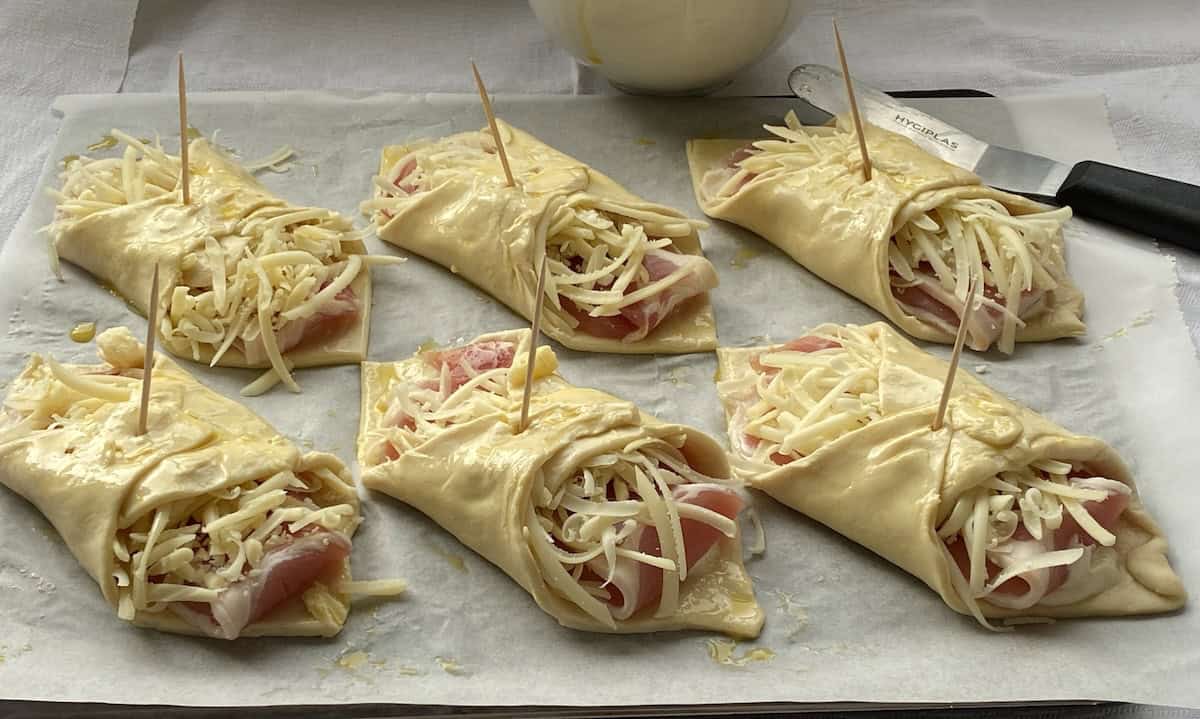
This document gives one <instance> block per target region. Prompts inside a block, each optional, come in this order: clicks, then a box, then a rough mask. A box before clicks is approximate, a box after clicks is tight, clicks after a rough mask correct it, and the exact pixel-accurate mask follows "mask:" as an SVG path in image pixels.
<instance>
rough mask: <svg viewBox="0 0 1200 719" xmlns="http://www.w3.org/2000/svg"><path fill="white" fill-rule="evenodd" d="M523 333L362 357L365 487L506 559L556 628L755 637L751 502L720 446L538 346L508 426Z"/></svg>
mask: <svg viewBox="0 0 1200 719" xmlns="http://www.w3.org/2000/svg"><path fill="white" fill-rule="evenodd" d="M529 340H530V333H529V331H528V330H520V331H510V332H500V333H495V334H489V335H484V336H481V337H479V338H477V339H475V340H474V341H472V342H471V343H470V344H467V345H465V346H462V347H457V348H454V349H449V350H443V351H436V352H426V353H421V354H418V355H417V356H414V357H413V358H411V359H408V360H405V361H402V362H396V363H375V362H367V363H364V365H363V391H362V397H363V411H362V425H361V428H360V434H359V446H358V452H359V462H360V464H361V466H362V471H363V474H362V478H363V484H365V485H366V486H367V487H369V488H371V489H375V490H378V491H381V492H384V493H387V494H390V495H392V496H394V497H396V498H397V499H400V500H401V501H404V502H406V503H408V504H410V505H412V506H414V507H416V508H417V509H419V510H420V511H422V512H424V513H425V514H426V515H428V516H429V517H431V518H432V519H433V520H434V521H436V522H437V523H438V524H440V525H442V527H444V528H445V529H447V530H448V531H450V532H451V533H452V534H454V536H456V537H457V538H458V539H459V541H461V542H462V543H463V544H465V545H467V546H468V547H470V548H471V549H473V550H475V551H476V552H478V553H479V554H480V555H482V556H483V557H484V558H486V559H487V560H488V561H490V562H492V563H493V564H495V565H496V566H498V567H500V568H501V569H502V570H504V572H505V573H507V574H508V575H509V576H510V577H511V578H512V579H513V580H514V581H516V582H517V583H518V584H520V585H521V587H522V588H524V589H525V591H527V592H529V594H530V595H532V596H533V599H534V601H536V602H537V604H538V606H540V607H541V608H542V609H543V610H544V611H545V612H546V613H548V614H550V615H551V616H553V617H554V618H555V619H557V620H558V621H559V622H560V623H561V624H563V625H565V626H568V627H573V628H576V629H583V630H588V631H597V632H649V631H658V630H670V629H686V628H696V629H708V630H714V631H721V632H725V633H727V634H730V635H733V636H738V637H753V636H757V635H758V633H759V631H760V629H761V628H762V624H763V612H762V609H761V608H760V607H759V605H758V604H757V602H756V601H755V598H754V592H753V588H752V586H751V581H750V577H749V575H748V574H747V573H746V569H745V567H744V566H743V564H742V549H741V542H740V539H739V534H740V533H739V529H738V523H737V518H738V515H739V513H740V512H741V510H742V509H744V508H745V504H746V499H745V497H744V496H743V494H742V490H741V486H740V483H739V482H736V481H732V480H731V479H730V472H729V464H728V461H727V459H726V457H725V455H724V452H723V451H722V450H721V449H720V448H719V447H718V446H717V444H716V443H715V442H713V440H712V439H710V438H708V437H707V436H705V435H704V434H702V433H700V432H698V431H696V430H694V429H690V428H688V427H683V426H680V425H675V424H665V423H662V422H659V421H658V420H656V419H654V418H653V417H650V416H648V415H645V414H642V413H641V412H639V411H638V408H637V407H636V406H634V405H633V404H632V403H630V402H626V401H623V400H620V399H617V398H616V397H613V396H611V395H608V394H605V393H603V392H600V391H597V390H593V389H586V388H582V387H575V386H573V385H571V384H568V383H567V382H566V381H565V380H563V378H562V377H560V376H559V375H558V374H556V373H555V368H556V367H557V360H556V358H555V356H554V353H553V352H552V351H551V350H550V348H549V347H540V348H539V349H538V353H537V358H536V362H535V382H536V383H537V384H536V385H535V387H534V390H533V396H532V401H531V406H530V413H529V416H530V420H529V425H528V427H527V428H526V429H525V431H524V432H521V433H517V432H516V429H515V425H516V424H517V421H518V416H519V413H520V409H519V407H520V401H521V389H522V387H523V385H524V379H525V371H526V367H527V365H526V357H527V353H528V342H529Z"/></svg>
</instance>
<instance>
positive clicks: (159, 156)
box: [46, 130, 400, 394]
mask: <svg viewBox="0 0 1200 719" xmlns="http://www.w3.org/2000/svg"><path fill="white" fill-rule="evenodd" d="M112 135H113V137H114V138H116V139H117V140H119V141H120V142H122V143H123V144H124V145H125V147H124V150H123V154H122V156H121V159H93V158H89V157H80V158H77V159H73V160H72V161H70V162H68V163H67V164H66V167H65V168H64V170H63V172H62V174H61V179H62V189H61V191H55V193H54V194H55V197H56V199H57V201H58V211H57V214H56V216H55V220H54V222H53V223H52V224H51V225H49V226H48V227H47V228H46V229H47V231H48V233H49V236H50V248H51V255H52V263H53V264H54V266H55V267H56V268H57V252H56V250H55V241H56V238H57V237H58V236H60V235H61V234H62V233H64V232H67V231H69V230H70V229H71V227H72V226H73V225H74V224H75V223H76V222H78V221H80V220H81V219H84V218H86V217H88V216H90V215H92V214H95V213H97V212H104V211H107V210H109V209H112V208H115V207H119V206H122V205H131V204H135V203H138V202H142V201H143V200H144V199H146V198H159V197H161V196H163V195H168V194H172V193H176V192H177V186H178V183H179V171H180V163H179V158H178V157H176V156H174V155H169V154H167V153H166V152H165V151H164V150H163V149H162V146H161V145H159V144H158V143H157V142H155V143H144V142H142V141H141V140H137V139H135V138H133V137H130V136H129V135H127V134H125V133H122V132H120V131H119V130H113V132H112ZM292 154H294V151H293V150H292V149H291V148H289V147H285V148H281V149H280V150H279V151H277V152H276V153H274V154H272V155H271V156H270V157H268V158H265V159H264V160H263V161H262V162H261V163H257V164H252V165H251V166H249V167H247V168H246V169H248V170H251V171H252V170H255V169H262V168H264V167H268V168H271V169H276V170H277V169H278V167H279V165H280V163H282V162H285V161H286V160H287V159H288V158H289V157H291V155H292ZM217 176H218V175H217V173H214V174H213V175H212V176H211V177H213V178H215V177H217ZM213 181H215V180H213ZM201 187H203V186H201ZM194 192H195V193H196V194H194V195H193V198H194V199H193V203H194V205H195V206H196V210H195V211H196V212H197V213H199V218H200V221H201V222H202V224H204V225H205V226H206V228H207V233H206V234H205V235H203V236H201V237H198V238H192V239H191V240H187V242H189V243H190V244H189V245H188V247H186V251H185V253H184V254H183V256H182V259H181V260H180V267H179V268H178V270H179V276H178V281H179V283H180V284H179V285H178V286H176V287H173V288H170V289H168V290H167V291H166V292H165V294H166V296H167V297H169V298H170V302H169V304H168V308H167V309H168V310H169V311H168V312H167V313H165V315H166V316H165V317H164V323H163V328H162V331H163V333H164V334H165V335H167V336H169V337H172V338H176V339H178V340H182V341H184V342H186V343H188V344H189V345H190V346H191V348H192V356H193V359H195V360H197V361H198V360H200V359H202V358H203V359H208V358H210V357H211V362H212V364H214V365H215V364H216V363H217V362H218V361H219V360H220V359H221V358H222V357H223V356H224V355H226V354H227V353H228V352H230V351H231V350H236V351H237V352H239V353H241V354H242V355H243V357H244V358H245V360H246V361H247V362H248V363H250V364H251V365H256V366H263V365H268V364H269V366H271V367H272V368H273V371H274V374H275V375H276V376H277V377H278V378H279V380H280V381H282V382H283V383H284V384H285V385H286V386H287V387H288V388H289V389H292V390H293V391H299V387H298V385H296V383H295V381H294V380H293V379H292V376H291V373H290V369H291V366H290V364H289V363H285V362H284V361H283V357H285V356H286V355H287V353H288V351H289V350H291V349H292V348H293V347H296V346H297V345H299V344H302V343H303V342H304V339H305V337H306V336H307V335H309V334H310V333H320V332H321V331H322V330H323V329H324V328H323V327H322V325H324V324H326V323H334V322H337V321H338V320H339V319H344V318H345V317H346V316H348V315H353V314H357V313H361V312H365V311H367V308H365V307H362V299H361V298H359V297H357V296H355V295H354V294H353V291H352V290H351V289H350V285H351V283H352V282H353V280H354V279H356V278H357V277H358V276H359V275H360V274H361V273H362V272H363V271H365V269H366V268H367V267H368V266H369V265H372V264H390V263H392V262H394V261H400V259H399V258H364V257H363V256H361V255H358V254H356V253H355V252H354V250H353V249H352V248H351V245H354V244H355V243H357V242H358V241H359V240H360V234H359V233H358V232H356V231H355V230H354V228H353V226H352V225H351V223H350V221H349V220H348V219H347V218H345V217H343V216H341V215H339V214H338V213H336V212H333V211H330V210H325V209H320V208H308V207H297V206H294V205H290V204H288V203H286V202H284V201H283V200H281V199H278V198H275V197H273V196H270V195H268V194H266V193H265V192H263V191H261V190H258V189H255V188H246V187H239V186H238V185H236V184H233V185H231V186H230V187H226V188H223V189H222V188H217V189H215V190H213V191H211V192H196V191H195V190H194ZM56 272H57V269H56ZM285 303H287V306H286V307H285ZM272 384H273V383H272ZM268 388H269V385H268V382H267V380H266V378H260V380H258V381H256V382H255V383H252V385H251V386H250V387H248V388H247V391H248V392H250V393H251V394H255V393H260V392H261V391H265V390H266V389H268Z"/></svg>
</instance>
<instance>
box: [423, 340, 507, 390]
mask: <svg viewBox="0 0 1200 719" xmlns="http://www.w3.org/2000/svg"><path fill="white" fill-rule="evenodd" d="M516 352H517V348H516V345H514V344H513V343H512V342H504V341H501V340H488V341H486V342H477V343H475V344H473V345H467V346H465V347H456V348H454V349H449V350H442V351H438V352H426V353H424V354H423V355H421V357H422V358H423V359H424V360H425V361H426V362H428V363H429V364H430V365H432V366H433V367H434V368H435V369H438V370H440V369H441V368H442V366H443V365H449V367H450V387H449V390H448V391H450V392H453V391H454V390H456V389H458V388H459V387H462V386H463V385H464V384H466V383H467V380H469V379H471V377H472V376H473V375H472V374H471V373H469V372H468V371H467V367H470V368H471V369H472V370H474V373H475V374H478V373H480V372H487V371H489V370H494V369H500V368H506V367H512V362H513V357H514V356H515V355H516Z"/></svg>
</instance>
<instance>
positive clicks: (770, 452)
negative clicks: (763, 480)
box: [718, 326, 882, 470]
mask: <svg viewBox="0 0 1200 719" xmlns="http://www.w3.org/2000/svg"><path fill="white" fill-rule="evenodd" d="M810 337H811V338H813V339H815V340H823V341H826V342H829V343H836V345H838V346H831V347H828V348H824V349H818V350H816V351H813V352H800V351H794V350H787V349H786V346H784V347H779V348H776V349H773V350H770V351H768V352H766V353H764V354H762V355H761V356H759V357H757V358H755V362H756V364H757V368H756V371H754V372H748V373H746V374H744V375H743V376H739V377H735V378H731V379H726V380H721V382H720V383H719V388H718V389H719V392H720V393H721V396H722V397H727V398H731V400H732V403H733V405H734V406H735V408H734V409H733V411H732V412H731V414H730V418H729V432H730V440H731V443H732V445H733V448H734V455H735V458H736V459H737V460H738V461H739V463H741V464H747V466H749V467H757V468H758V469H759V470H761V468H762V466H764V465H765V466H768V467H773V466H776V465H778V464H786V463H787V462H791V461H794V460H796V459H799V458H801V457H805V456H807V455H809V454H812V453H813V452H815V451H816V450H818V449H819V448H821V447H823V446H825V445H826V444H828V443H830V442H832V441H834V440H836V439H837V438H838V437H841V436H843V435H845V434H848V433H850V432H853V431H855V430H857V429H860V428H862V427H865V426H866V425H867V424H869V423H870V422H872V421H873V420H876V419H878V418H879V417H880V413H881V408H880V404H879V381H878V377H879V363H880V361H881V360H882V353H881V350H880V349H879V347H878V346H877V345H876V343H875V340H873V339H872V338H871V337H870V336H869V335H868V334H867V333H866V332H864V331H863V330H862V329H861V328H858V327H853V326H845V327H839V328H838V329H837V330H835V331H834V333H833V334H813V335H810Z"/></svg>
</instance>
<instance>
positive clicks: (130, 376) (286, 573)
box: [0, 328, 402, 639]
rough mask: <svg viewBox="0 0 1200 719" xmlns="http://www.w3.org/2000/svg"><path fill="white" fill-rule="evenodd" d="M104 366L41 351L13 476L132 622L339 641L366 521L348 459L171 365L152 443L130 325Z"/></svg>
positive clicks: (360, 588) (11, 462) (6, 424)
mask: <svg viewBox="0 0 1200 719" xmlns="http://www.w3.org/2000/svg"><path fill="white" fill-rule="evenodd" d="M97 344H98V345H99V351H100V357H101V358H102V359H103V361H104V363H103V364H99V365H91V366H85V365H62V364H59V363H57V362H55V361H54V360H53V359H52V358H49V357H42V356H39V355H36V354H35V355H33V356H32V357H31V358H30V360H29V363H28V365H27V366H26V367H25V369H24V371H22V372H21V374H20V375H19V376H18V377H17V378H16V379H15V380H13V381H12V383H11V385H10V388H9V392H8V396H7V397H6V398H5V400H4V404H3V407H2V408H0V482H2V483H3V484H4V485H6V486H7V487H8V488H9V489H12V490H13V491H15V492H17V493H18V494H20V495H22V496H23V497H25V498H26V499H27V500H29V501H30V502H31V503H33V504H34V506H36V507H37V508H38V509H39V510H41V512H42V514H44V515H45V516H46V518H47V519H49V520H50V522H51V523H52V524H53V525H54V527H55V529H57V530H58V533H59V535H60V536H61V537H62V539H63V541H64V542H65V543H66V545H67V547H68V548H69V549H70V550H71V552H72V553H73V554H74V555H75V557H76V559H78V560H79V563H80V564H82V565H83V568H84V569H86V570H87V572H88V574H90V575H91V576H92V578H93V579H94V580H96V583H97V584H99V585H100V591H101V592H102V593H103V595H104V598H105V599H106V600H108V602H109V604H111V605H112V606H113V608H114V609H116V611H117V615H118V616H119V617H120V618H121V619H124V620H127V621H131V622H133V623H134V624H137V625H139V626H145V627H152V628H155V629H160V630H163V631H168V632H177V633H183V634H202V635H207V636H211V637H218V638H223V639H234V638H236V637H239V636H260V635H290V636H318V635H319V636H331V635H333V634H336V633H337V632H338V631H339V630H340V629H341V628H342V624H343V623H344V622H345V620H346V614H347V612H348V610H349V604H348V600H347V594H348V593H394V592H395V591H398V590H400V589H402V586H398V585H396V584H394V583H392V584H389V583H387V582H383V583H376V582H351V581H350V564H349V556H350V547H351V537H352V536H353V534H354V530H355V528H356V527H357V526H358V524H359V521H360V517H359V509H358V499H357V496H356V495H355V492H354V488H353V481H352V480H351V478H350V473H349V472H348V471H347V470H346V467H345V466H344V465H343V464H342V463H341V461H339V460H338V459H337V458H336V457H334V456H332V455H329V454H323V453H317V452H309V453H304V454H302V453H301V452H300V451H299V450H298V449H296V447H295V445H293V444H292V443H291V442H289V441H288V440H287V439H285V438H284V437H282V436H280V435H279V433H278V432H276V431H275V430H274V429H273V428H272V427H271V426H270V425H268V424H267V423H266V422H264V421H263V420H262V419H260V418H259V417H258V416H256V415H255V414H254V413H253V412H251V411H250V410H248V409H246V408H245V407H243V406H242V405H240V404H238V403H236V402H233V401H231V400H228V399H226V398H224V397H222V396H220V395H218V394H217V393H215V392H213V391H212V390H210V389H208V388H206V387H204V386H203V385H201V384H200V383H199V382H197V381H196V380H195V379H193V378H192V377H191V375H189V374H188V373H186V372H184V371H183V370H182V369H180V368H179V366H178V365H176V364H175V363H174V362H172V361H171V360H169V359H167V358H166V357H165V356H162V355H159V356H158V357H157V358H156V361H155V366H154V376H153V382H152V384H151V399H150V411H149V416H148V421H147V432H146V434H144V435H140V436H139V435H137V434H136V426H137V418H138V407H139V404H140V395H141V377H142V375H143V368H142V361H143V353H144V348H143V347H142V346H141V345H140V344H139V343H138V342H137V340H135V339H134V338H133V336H132V335H131V334H130V333H129V331H128V330H126V329H125V328H119V329H110V330H107V331H106V332H104V333H102V334H101V335H100V337H99V338H98V339H97Z"/></svg>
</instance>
